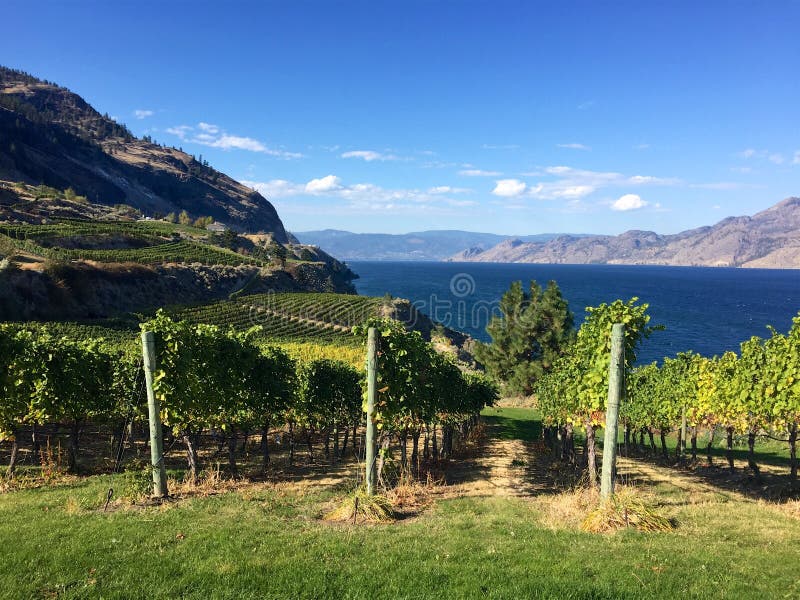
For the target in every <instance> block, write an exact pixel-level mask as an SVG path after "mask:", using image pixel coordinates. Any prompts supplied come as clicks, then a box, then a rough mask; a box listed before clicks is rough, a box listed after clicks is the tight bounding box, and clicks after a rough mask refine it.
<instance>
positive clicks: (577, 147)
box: [556, 142, 591, 150]
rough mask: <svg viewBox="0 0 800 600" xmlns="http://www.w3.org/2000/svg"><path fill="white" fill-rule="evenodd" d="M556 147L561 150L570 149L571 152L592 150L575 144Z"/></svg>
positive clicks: (583, 145)
mask: <svg viewBox="0 0 800 600" xmlns="http://www.w3.org/2000/svg"><path fill="white" fill-rule="evenodd" d="M556 146H557V147H559V148H568V149H570V150H591V148H590V147H589V146H587V145H585V144H577V143H574V142H573V143H571V144H556Z"/></svg>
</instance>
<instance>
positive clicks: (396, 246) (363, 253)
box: [293, 229, 560, 261]
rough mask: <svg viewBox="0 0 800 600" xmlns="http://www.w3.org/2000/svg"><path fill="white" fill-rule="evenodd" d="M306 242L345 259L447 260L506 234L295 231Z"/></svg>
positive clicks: (544, 237) (545, 236)
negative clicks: (462, 251) (466, 249)
mask: <svg viewBox="0 0 800 600" xmlns="http://www.w3.org/2000/svg"><path fill="white" fill-rule="evenodd" d="M293 235H294V236H295V237H296V238H297V239H298V240H300V242H301V243H303V244H312V245H314V246H319V247H320V248H322V249H323V250H325V251H326V252H329V253H330V254H333V255H334V256H338V257H339V258H341V259H342V260H432V261H439V260H445V259H447V258H449V257H450V256H452V255H453V254H455V253H456V252H459V251H461V250H463V249H464V248H473V249H475V250H476V251H482V250H485V249H487V248H491V247H492V246H494V245H496V244H498V243H500V242H501V241H503V240H504V239H506V237H507V236H502V235H497V234H494V233H475V232H471V231H457V230H433V231H418V232H414V233H405V234H389V233H351V232H349V231H340V230H336V229H324V230H322V231H302V232H294V234H293ZM558 235H560V234H556V233H542V234H538V235H529V236H524V237H522V238H521V239H522V240H525V241H527V242H546V241H548V240H551V239H553V238H555V237H558Z"/></svg>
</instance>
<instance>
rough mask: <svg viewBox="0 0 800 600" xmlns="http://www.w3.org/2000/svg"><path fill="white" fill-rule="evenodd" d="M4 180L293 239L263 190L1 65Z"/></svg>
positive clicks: (147, 212) (0, 137)
mask: <svg viewBox="0 0 800 600" xmlns="http://www.w3.org/2000/svg"><path fill="white" fill-rule="evenodd" d="M0 179H3V180H6V181H19V182H23V183H28V184H34V185H37V184H45V185H47V186H51V187H53V188H57V189H59V190H65V189H67V188H72V190H74V192H75V193H76V194H77V195H79V196H83V197H85V198H87V199H88V200H89V201H90V202H93V203H97V204H102V205H106V206H114V205H117V204H125V205H128V206H131V207H134V208H137V209H139V210H141V211H142V212H143V213H144V214H145V215H148V216H157V215H166V214H168V213H171V212H174V213H179V212H181V211H184V210H185V211H186V212H187V213H188V215H189V216H190V217H193V218H197V217H206V216H210V217H213V218H214V219H216V220H217V221H221V222H222V223H225V224H227V225H229V226H231V227H233V228H235V229H236V230H238V231H243V232H248V233H270V234H272V236H273V239H275V240H276V241H278V242H286V241H287V240H288V238H287V236H286V231H285V230H284V228H283V223H282V222H281V220H280V218H279V217H278V213H277V212H276V211H275V208H274V207H273V206H272V204H270V203H269V202H268V201H267V199H266V198H264V197H263V196H261V194H259V193H258V192H255V191H253V190H251V189H250V188H248V187H246V186H244V185H242V184H241V183H239V182H237V181H234V180H233V179H232V178H230V177H228V176H227V175H225V174H224V173H220V172H219V171H217V170H215V169H214V168H212V167H210V166H209V165H208V163H207V162H200V161H199V160H197V159H195V158H194V157H193V156H191V155H189V154H187V153H185V152H182V151H181V150H178V149H176V148H169V147H165V146H161V145H158V144H155V143H152V141H151V140H150V138H148V137H145V138H142V139H140V138H137V137H135V136H134V135H133V134H131V132H130V131H129V130H128V129H127V128H126V127H125V126H124V125H120V124H119V123H117V122H116V121H114V120H113V119H111V118H110V117H108V116H107V115H101V114H100V113H99V112H97V111H96V110H95V109H94V108H92V107H91V106H90V105H89V104H88V103H87V102H86V101H85V100H84V99H83V98H81V97H80V96H78V95H77V94H75V93H73V92H71V91H70V90H68V89H66V88H63V87H60V86H58V85H55V84H53V83H50V82H47V81H43V80H41V79H37V78H36V77H33V76H31V75H28V74H27V73H23V72H21V71H16V70H14V69H8V68H5V67H0Z"/></svg>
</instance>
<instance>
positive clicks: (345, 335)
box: [172, 293, 391, 345]
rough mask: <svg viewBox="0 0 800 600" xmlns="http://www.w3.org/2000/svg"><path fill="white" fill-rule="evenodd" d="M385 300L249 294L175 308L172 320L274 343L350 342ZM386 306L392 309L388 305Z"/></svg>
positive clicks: (379, 311)
mask: <svg viewBox="0 0 800 600" xmlns="http://www.w3.org/2000/svg"><path fill="white" fill-rule="evenodd" d="M384 307H385V304H384V300H383V299H381V298H372V297H368V296H351V295H345V294H313V293H273V294H254V295H249V296H245V297H242V298H239V299H235V300H226V301H222V302H217V303H214V304H206V305H201V306H197V307H192V308H187V309H179V310H176V311H174V312H173V313H172V314H173V316H175V318H178V319H185V320H187V321H190V322H192V323H210V324H214V325H220V326H224V327H233V328H234V329H236V330H239V331H245V330H247V329H249V328H251V327H253V326H255V325H259V326H261V328H262V329H261V331H260V332H257V333H256V335H257V336H259V337H263V338H265V339H269V340H274V341H309V342H314V343H338V344H342V345H352V344H353V343H355V338H354V337H353V335H352V331H351V330H352V328H353V327H354V326H356V325H360V324H361V323H364V322H365V321H366V320H368V319H369V318H371V317H376V316H380V315H381V314H383V313H384V312H385V310H384ZM389 308H391V307H389Z"/></svg>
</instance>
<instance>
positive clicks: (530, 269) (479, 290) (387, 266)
mask: <svg viewBox="0 0 800 600" xmlns="http://www.w3.org/2000/svg"><path fill="white" fill-rule="evenodd" d="M350 267H351V268H352V269H353V270H354V271H355V272H356V273H358V274H359V275H360V279H357V280H356V281H355V285H356V288H357V289H358V292H359V293H360V294H364V295H369V296H382V295H384V294H385V293H387V292H388V293H390V294H391V295H392V296H395V297H399V298H408V299H409V300H411V301H412V302H414V303H415V305H416V306H417V307H418V308H420V309H421V310H422V311H423V312H425V313H426V314H428V315H430V316H431V317H433V318H434V319H436V320H438V321H440V322H442V323H444V324H445V325H447V326H449V327H452V328H454V329H459V330H461V331H465V332H467V333H469V334H471V335H472V336H473V337H476V338H478V339H482V340H487V339H488V336H487V335H486V332H485V327H486V323H487V322H488V315H489V314H490V312H491V310H495V311H496V308H495V306H496V302H497V300H499V298H500V296H501V295H502V294H503V292H504V291H505V290H507V289H508V286H509V284H510V283H511V282H512V281H515V280H522V282H523V284H524V285H525V286H526V287H527V282H528V281H529V280H531V279H535V280H536V281H537V282H539V283H540V284H541V285H545V284H546V283H547V281H549V280H551V279H553V280H555V281H556V282H557V283H558V285H559V287H560V288H561V291H562V293H563V294H564V297H565V298H566V299H567V300H568V301H569V305H570V309H571V310H572V312H573V313H575V321H576V323H577V324H579V323H580V322H581V321H582V320H583V318H584V316H585V314H586V313H585V311H584V309H585V307H586V306H596V305H598V304H600V303H602V302H611V301H613V300H615V299H617V298H622V299H628V298H630V297H632V296H638V297H639V298H640V300H641V301H642V302H647V303H649V304H650V311H649V312H650V314H651V316H652V320H651V323H652V324H663V325H664V326H665V327H666V330H664V331H657V332H655V333H654V334H653V335H652V336H651V337H650V339H648V340H646V341H645V342H644V343H643V346H642V348H641V351H640V353H639V360H640V362H649V361H652V360H659V359H661V358H662V357H664V356H673V355H675V354H676V353H677V352H682V351H685V350H693V351H695V352H699V353H701V354H704V355H707V356H713V355H714V354H720V353H722V352H724V351H726V350H738V349H739V344H740V343H741V342H742V341H744V340H746V339H748V338H750V337H751V336H753V335H757V336H761V337H766V336H768V335H769V331H768V330H767V325H773V326H774V327H776V328H777V329H778V331H784V332H785V331H787V330H788V329H789V327H790V326H791V321H792V317H794V316H796V315H797V314H798V311H800V271H794V270H773V269H725V268H703V267H657V266H623V265H523V264H486V263H430V262H418V263H415V262H353V263H350Z"/></svg>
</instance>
